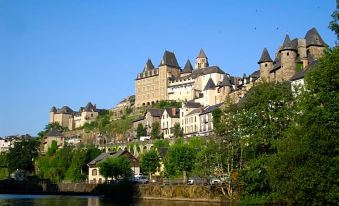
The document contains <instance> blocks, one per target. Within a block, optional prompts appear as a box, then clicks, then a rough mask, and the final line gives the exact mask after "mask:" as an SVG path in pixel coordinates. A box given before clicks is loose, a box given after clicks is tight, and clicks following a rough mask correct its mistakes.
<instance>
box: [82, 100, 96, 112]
mask: <svg viewBox="0 0 339 206" xmlns="http://www.w3.org/2000/svg"><path fill="white" fill-rule="evenodd" d="M84 110H85V111H86V112H94V111H95V110H96V108H95V106H93V104H92V103H91V102H88V103H87V105H86V106H85V108H84Z"/></svg>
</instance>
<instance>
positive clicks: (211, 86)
mask: <svg viewBox="0 0 339 206" xmlns="http://www.w3.org/2000/svg"><path fill="white" fill-rule="evenodd" d="M214 88H215V83H214V81H213V79H212V78H211V77H210V78H209V80H208V81H207V83H206V86H205V88H204V90H210V89H214Z"/></svg>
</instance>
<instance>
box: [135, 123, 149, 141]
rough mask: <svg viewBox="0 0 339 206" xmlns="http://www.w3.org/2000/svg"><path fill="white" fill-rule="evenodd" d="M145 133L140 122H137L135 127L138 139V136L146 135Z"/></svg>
mask: <svg viewBox="0 0 339 206" xmlns="http://www.w3.org/2000/svg"><path fill="white" fill-rule="evenodd" d="M146 135H147V132H146V129H145V128H144V126H143V125H142V124H141V123H139V124H138V127H137V138H138V139H140V137H142V136H146Z"/></svg>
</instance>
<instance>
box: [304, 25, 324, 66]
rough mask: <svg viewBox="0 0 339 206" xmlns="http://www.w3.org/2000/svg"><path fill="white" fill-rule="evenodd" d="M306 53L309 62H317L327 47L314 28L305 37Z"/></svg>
mask: <svg viewBox="0 0 339 206" xmlns="http://www.w3.org/2000/svg"><path fill="white" fill-rule="evenodd" d="M305 39H306V53H307V58H308V60H309V61H310V62H313V61H315V60H318V59H319V58H320V57H321V56H322V55H323V53H324V50H325V48H326V47H327V45H326V44H325V42H324V40H323V39H322V38H321V36H320V34H319V33H318V31H317V29H316V28H312V29H310V30H309V31H308V32H307V33H306V35H305Z"/></svg>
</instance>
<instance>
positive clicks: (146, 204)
mask: <svg viewBox="0 0 339 206" xmlns="http://www.w3.org/2000/svg"><path fill="white" fill-rule="evenodd" d="M30 205H34V206H220V205H221V204H217V203H201V202H177V201H175V202H174V201H158V200H156V201H151V200H148V201H142V202H137V203H130V204H117V203H114V200H110V199H104V198H100V197H96V196H57V195H0V206H30Z"/></svg>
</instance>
